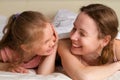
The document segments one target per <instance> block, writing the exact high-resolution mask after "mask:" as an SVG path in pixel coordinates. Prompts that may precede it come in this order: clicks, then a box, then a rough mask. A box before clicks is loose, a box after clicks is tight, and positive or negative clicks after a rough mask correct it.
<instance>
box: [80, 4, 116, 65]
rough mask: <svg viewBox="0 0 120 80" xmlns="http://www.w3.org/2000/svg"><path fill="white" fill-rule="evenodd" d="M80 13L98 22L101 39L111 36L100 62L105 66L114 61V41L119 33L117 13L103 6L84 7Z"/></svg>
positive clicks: (91, 5)
mask: <svg viewBox="0 0 120 80" xmlns="http://www.w3.org/2000/svg"><path fill="white" fill-rule="evenodd" d="M80 11H81V12H84V13H86V14H87V15H88V16H89V17H91V18H92V19H93V20H94V21H95V22H96V24H97V28H98V31H99V35H98V38H99V39H100V38H104V37H105V36H107V35H110V36H111V40H110V42H109V43H108V45H107V46H105V47H104V48H103V51H102V54H101V56H100V61H99V62H100V63H101V64H105V63H108V62H110V61H111V60H112V61H113V58H114V54H113V40H114V39H115V37H116V35H117V33H118V19H117V15H116V13H115V11H114V10H113V9H111V8H110V7H107V6H105V5H103V4H90V5H88V6H83V7H82V8H80Z"/></svg>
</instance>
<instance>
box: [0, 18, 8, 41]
mask: <svg viewBox="0 0 120 80" xmlns="http://www.w3.org/2000/svg"><path fill="white" fill-rule="evenodd" d="M6 22H7V17H5V16H0V39H1V38H2V36H3V33H2V31H3V28H4V26H5V25H6Z"/></svg>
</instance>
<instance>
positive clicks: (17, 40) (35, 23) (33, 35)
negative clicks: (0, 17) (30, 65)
mask: <svg viewBox="0 0 120 80" xmlns="http://www.w3.org/2000/svg"><path fill="white" fill-rule="evenodd" d="M49 22H50V21H49V20H48V18H46V17H45V16H44V15H43V14H42V13H40V12H35V11H24V12H22V13H21V14H14V15H12V16H11V17H10V18H9V20H8V23H7V25H6V26H5V28H4V30H3V33H4V36H3V37H2V39H1V41H0V49H2V48H4V47H6V46H7V47H9V48H10V49H12V50H15V51H17V53H19V55H21V57H22V52H21V48H20V45H21V44H27V43H30V42H32V41H34V40H36V39H37V36H38V35H40V34H41V33H40V31H42V29H43V28H45V27H46V23H49ZM20 59H21V58H20Z"/></svg>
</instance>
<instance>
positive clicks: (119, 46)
mask: <svg viewBox="0 0 120 80" xmlns="http://www.w3.org/2000/svg"><path fill="white" fill-rule="evenodd" d="M114 46H115V54H116V57H117V59H118V60H120V39H115V41H114Z"/></svg>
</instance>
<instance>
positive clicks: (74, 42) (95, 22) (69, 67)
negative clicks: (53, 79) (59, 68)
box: [58, 4, 120, 80]
mask: <svg viewBox="0 0 120 80" xmlns="http://www.w3.org/2000/svg"><path fill="white" fill-rule="evenodd" d="M80 10H81V11H80V13H79V14H78V16H77V18H76V20H75V22H74V27H73V29H72V31H71V35H70V40H71V41H67V40H63V41H60V45H59V47H58V52H59V55H60V57H61V61H62V65H63V67H64V69H65V71H66V72H67V74H68V75H69V76H70V77H71V78H72V79H73V80H104V79H105V78H108V77H109V76H111V75H112V74H113V73H115V72H117V71H118V70H120V61H119V60H120V40H116V39H115V38H116V35H117V33H118V19H117V15H116V13H115V12H114V10H113V9H111V8H109V7H107V6H105V5H102V4H90V5H88V6H83V7H82V8H81V9H80Z"/></svg>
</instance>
